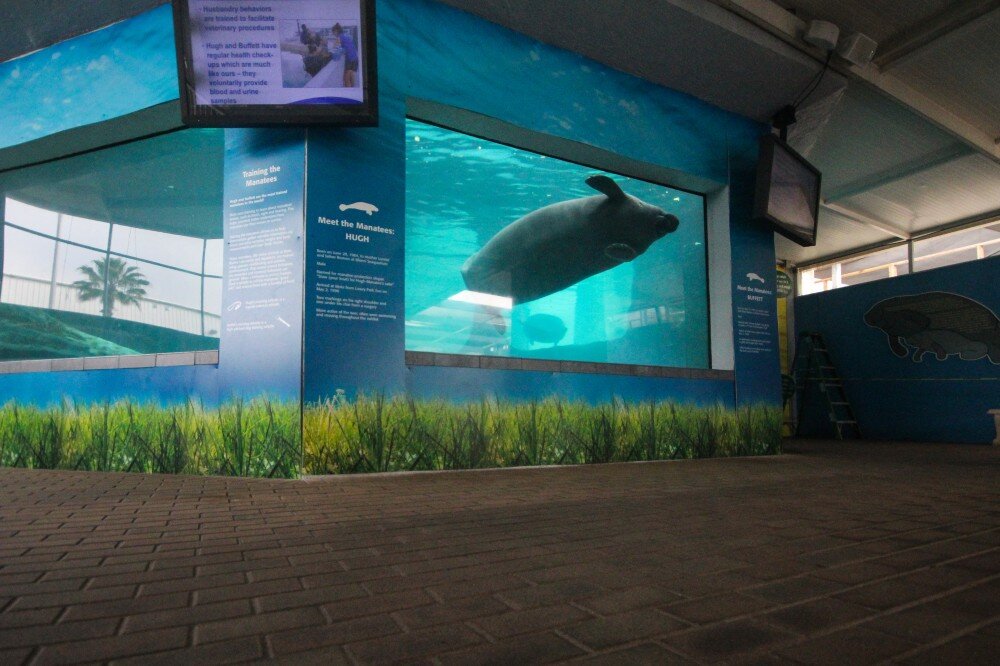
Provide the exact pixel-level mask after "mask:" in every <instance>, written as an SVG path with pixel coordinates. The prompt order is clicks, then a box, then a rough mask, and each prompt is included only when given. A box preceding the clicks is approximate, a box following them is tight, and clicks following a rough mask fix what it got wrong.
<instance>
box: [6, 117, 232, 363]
mask: <svg viewBox="0 0 1000 666" xmlns="http://www.w3.org/2000/svg"><path fill="white" fill-rule="evenodd" d="M222 146H223V139H222V131H221V130H188V131H185V132H177V133H173V134H169V135H165V136H160V137H156V138H152V139H146V140H141V141H135V142H132V143H128V144H125V145H121V146H116V147H113V148H107V149H103V150H98V151H94V152H91V153H87V154H84V155H79V156H75V157H70V158H65V159H62V160H57V161H55V162H50V163H46V164H42V165H37V166H32V167H26V168H24V169H19V170H16V171H11V172H7V173H5V174H3V175H2V176H0V202H2V204H0V205H2V212H3V242H2V245H0V249H2V252H0V255H2V267H3V273H2V275H3V278H2V282H0V329H2V331H3V333H2V335H0V361H18V360H35V359H55V358H74V357H92V356H120V355H132V354H152V353H169V352H181V351H204V350H214V349H218V348H219V340H218V338H219V330H220V322H221V303H222V213H221V210H220V209H219V201H221V200H222Z"/></svg>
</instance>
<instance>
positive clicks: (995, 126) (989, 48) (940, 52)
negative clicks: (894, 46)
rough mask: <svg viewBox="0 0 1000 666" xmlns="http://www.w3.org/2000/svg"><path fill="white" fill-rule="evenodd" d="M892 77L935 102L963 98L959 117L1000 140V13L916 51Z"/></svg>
mask: <svg viewBox="0 0 1000 666" xmlns="http://www.w3.org/2000/svg"><path fill="white" fill-rule="evenodd" d="M892 73H893V75H894V76H897V77H899V78H900V79H902V80H904V81H906V82H907V83H909V84H910V85H912V86H914V87H917V88H918V89H921V90H923V91H925V92H926V93H927V94H929V95H931V96H932V97H934V98H936V99H946V100H960V103H959V104H956V105H955V106H954V108H953V110H954V111H955V113H956V114H957V115H959V116H961V117H963V118H965V119H966V120H967V121H969V122H970V123H973V124H975V125H977V126H981V127H984V128H986V130H987V131H988V132H989V133H990V135H991V136H993V137H1000V85H998V82H1000V11H994V12H992V13H990V14H988V15H985V16H983V17H981V18H980V19H978V20H976V21H973V22H972V23H969V24H968V25H966V26H964V27H963V28H961V29H959V30H956V31H954V32H952V33H950V34H948V35H945V36H944V37H942V38H940V39H938V40H936V41H934V42H933V43H932V44H930V45H929V46H927V47H925V48H923V49H920V50H918V51H915V52H914V53H913V54H911V55H910V56H908V57H907V58H905V59H902V60H900V61H898V62H897V63H895V64H894V65H893V68H892Z"/></svg>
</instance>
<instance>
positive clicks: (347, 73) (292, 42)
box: [281, 19, 361, 88]
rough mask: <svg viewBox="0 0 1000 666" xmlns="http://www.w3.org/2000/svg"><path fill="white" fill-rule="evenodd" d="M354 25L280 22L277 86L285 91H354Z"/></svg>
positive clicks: (356, 30) (356, 82) (356, 48)
mask: <svg viewBox="0 0 1000 666" xmlns="http://www.w3.org/2000/svg"><path fill="white" fill-rule="evenodd" d="M358 33H359V28H358V25H357V23H356V22H354V23H352V22H346V21H345V22H340V21H336V20H328V21H324V20H320V19H313V20H295V21H291V20H286V21H282V22H281V83H282V86H283V87H285V88H357V87H358V86H359V85H360V84H361V82H360V80H359V76H358V70H359V55H358V51H359V43H358Z"/></svg>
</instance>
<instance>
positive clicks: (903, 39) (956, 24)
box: [874, 0, 1000, 72]
mask: <svg viewBox="0 0 1000 666" xmlns="http://www.w3.org/2000/svg"><path fill="white" fill-rule="evenodd" d="M998 9H1000V0H965V1H964V2H953V3H951V4H950V5H948V6H947V7H945V8H944V9H942V10H941V11H940V12H938V13H937V14H935V15H933V16H931V17H929V18H927V19H925V20H923V21H921V22H920V23H919V25H916V26H914V27H913V28H911V29H910V30H905V31H903V32H901V33H898V34H895V35H893V36H892V37H891V38H890V39H887V40H886V41H885V42H883V43H881V44H879V47H878V53H877V54H876V56H875V61H874V62H875V65H876V66H878V68H879V69H881V70H882V71H883V72H884V71H886V70H887V69H889V68H890V67H892V66H894V65H897V64H899V63H900V62H901V61H903V60H905V59H906V58H909V57H911V56H913V55H915V54H916V53H917V52H919V51H921V50H923V49H924V48H926V47H927V46H930V45H931V44H933V43H934V42H936V41H937V40H939V39H941V38H942V37H945V36H946V35H950V34H951V33H953V32H955V31H956V30H960V29H962V28H964V27H966V26H967V25H969V24H971V23H973V22H975V21H977V20H978V19H981V18H982V17H984V16H986V15H988V14H992V13H993V12H995V11H996V10H998Z"/></svg>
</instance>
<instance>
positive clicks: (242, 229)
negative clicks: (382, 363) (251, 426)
mask: <svg viewBox="0 0 1000 666" xmlns="http://www.w3.org/2000/svg"><path fill="white" fill-rule="evenodd" d="M225 169H226V174H225V204H224V210H225V213H224V214H225V220H224V222H225V224H224V226H225V230H224V233H225V251H224V255H223V261H224V266H225V269H224V275H225V279H224V282H223V294H222V344H221V351H220V353H221V354H222V355H223V356H226V355H231V354H237V355H240V356H241V357H245V358H253V362H252V363H243V364H239V365H240V367H242V368H243V371H242V376H241V377H240V378H239V379H240V384H238V385H239V386H240V387H241V388H244V387H255V388H267V389H269V390H286V389H290V390H292V391H294V392H295V393H296V394H297V392H298V387H299V385H300V368H301V353H302V346H301V340H302V244H303V239H302V230H303V196H304V182H305V178H304V171H305V141H304V138H303V132H301V131H298V130H230V131H228V132H227V134H226V158H225Z"/></svg>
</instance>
